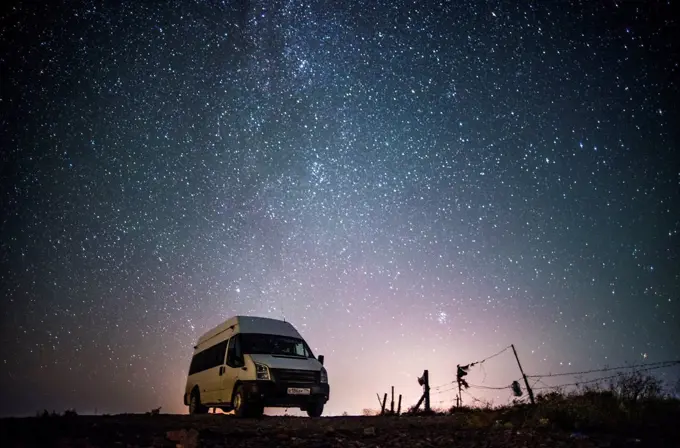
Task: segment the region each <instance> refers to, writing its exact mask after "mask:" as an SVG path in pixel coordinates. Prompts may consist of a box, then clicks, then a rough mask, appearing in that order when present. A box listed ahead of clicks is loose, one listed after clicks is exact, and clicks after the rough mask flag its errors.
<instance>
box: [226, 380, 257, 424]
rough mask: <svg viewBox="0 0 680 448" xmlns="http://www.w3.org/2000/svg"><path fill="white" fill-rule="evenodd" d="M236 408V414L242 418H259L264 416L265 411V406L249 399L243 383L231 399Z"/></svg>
mask: <svg viewBox="0 0 680 448" xmlns="http://www.w3.org/2000/svg"><path fill="white" fill-rule="evenodd" d="M231 404H232V407H233V409H234V415H236V416H237V417H241V418H258V417H262V414H263V413H264V406H262V405H260V404H259V403H254V402H252V401H248V399H247V396H246V393H245V390H244V388H243V386H242V385H239V386H238V387H237V388H236V391H234V397H233V399H232V400H231Z"/></svg>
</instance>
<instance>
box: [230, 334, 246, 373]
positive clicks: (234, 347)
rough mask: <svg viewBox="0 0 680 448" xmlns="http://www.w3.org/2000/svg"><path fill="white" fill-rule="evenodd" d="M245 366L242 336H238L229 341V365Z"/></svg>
mask: <svg viewBox="0 0 680 448" xmlns="http://www.w3.org/2000/svg"><path fill="white" fill-rule="evenodd" d="M244 364H245V363H244V362H243V354H242V353H241V335H240V334H237V335H236V336H234V337H232V338H231V339H230V340H229V349H228V350H227V365H228V366H230V367H242V366H243V365H244Z"/></svg>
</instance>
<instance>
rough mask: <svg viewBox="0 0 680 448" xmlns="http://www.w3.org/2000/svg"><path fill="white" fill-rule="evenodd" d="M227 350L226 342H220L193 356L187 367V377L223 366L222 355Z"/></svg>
mask: <svg viewBox="0 0 680 448" xmlns="http://www.w3.org/2000/svg"><path fill="white" fill-rule="evenodd" d="M226 350H227V341H222V342H220V343H219V344H216V345H213V346H212V347H210V348H207V349H205V350H203V351H201V352H198V353H196V354H195V355H194V358H193V359H192V360H191V366H190V367H189V375H193V374H194V373H198V372H203V371H204V370H208V369H212V368H213V367H217V366H221V365H222V364H224V353H225V352H226Z"/></svg>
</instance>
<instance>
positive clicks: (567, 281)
mask: <svg viewBox="0 0 680 448" xmlns="http://www.w3.org/2000/svg"><path fill="white" fill-rule="evenodd" d="M26 3H29V2H26ZM671 3H672V2H661V1H649V2H641V1H640V2H638V1H619V2H614V1H609V0H608V1H603V2H590V1H586V2H583V4H581V3H576V2H567V1H549V2H535V1H531V2H512V1H497V0H496V1H462V0H461V1H441V2H438V3H435V2H415V1H410V2H407V1H382V0H380V1H378V0H376V1H364V2H335V1H323V0H319V1H315V0H305V1H283V2H278V1H266V2H265V1H263V2H257V1H253V2H239V1H222V2H214V1H194V2H190V1H175V2H138V1H126V2H80V1H70V2H64V3H60V2H47V4H41V3H35V4H33V3H31V4H30V5H29V4H20V3H16V4H15V5H14V6H11V5H10V6H9V7H6V8H5V9H4V11H3V12H2V13H1V14H2V16H1V22H0V25H1V29H0V30H1V42H0V44H1V46H2V47H1V51H0V64H1V70H2V71H1V73H0V86H1V89H2V91H1V98H0V99H1V102H0V107H1V108H2V109H1V113H2V115H1V117H0V132H1V142H2V150H1V168H0V169H1V172H2V189H1V196H0V197H1V199H0V207H1V210H2V212H1V217H2V219H1V222H0V235H1V241H0V243H1V245H0V250H1V252H0V256H1V263H2V265H1V266H2V268H1V269H0V281H1V289H0V294H1V295H0V297H2V299H1V300H2V310H1V319H2V320H1V322H0V324H1V325H0V337H1V339H0V360H1V363H2V364H1V369H0V384H1V388H2V396H3V397H4V398H3V399H2V400H1V401H0V414H2V415H32V414H34V413H35V411H36V410H38V409H43V408H48V409H50V410H51V409H56V410H58V411H61V410H63V409H66V408H76V409H77V410H78V411H79V412H80V413H88V412H94V411H95V409H96V410H97V411H98V412H100V413H102V412H109V413H116V412H145V411H148V410H150V409H151V408H154V407H157V406H163V411H164V412H186V407H185V406H184V405H183V404H182V402H181V397H182V393H183V391H184V383H185V380H186V373H187V370H188V366H189V361H190V357H191V352H192V346H193V344H194V342H195V340H196V339H197V337H198V336H199V335H200V334H202V333H203V332H205V331H206V330H207V329H208V328H210V327H212V326H214V325H216V324H218V323H220V322H221V321H223V320H224V319H226V318H227V317H229V316H232V315H234V314H254V315H261V316H270V317H277V318H281V317H284V316H285V318H286V319H287V320H288V321H290V322H292V323H293V324H294V325H295V326H296V327H297V328H298V329H299V331H300V332H301V333H302V334H303V336H304V337H305V338H306V339H307V341H308V342H309V344H310V346H311V347H312V349H313V350H314V352H315V353H316V354H324V355H325V356H326V366H327V368H328V371H329V380H330V383H331V401H330V402H329V403H328V404H327V406H326V409H327V414H339V413H342V412H343V411H347V412H349V413H360V412H362V409H364V408H376V407H377V399H376V395H375V394H376V392H379V393H380V394H381V395H382V393H383V392H388V390H389V386H390V385H395V386H396V387H397V393H403V394H404V405H405V406H406V405H412V404H414V403H415V401H417V399H418V397H419V394H420V387H419V386H418V384H417V382H416V378H417V377H418V376H419V375H421V373H422V371H423V370H424V369H429V371H430V378H431V384H432V385H433V386H437V385H440V384H445V383H448V382H450V381H452V380H453V379H454V375H455V366H456V364H458V363H460V364H465V363H468V362H471V361H475V360H478V359H481V358H484V357H486V356H488V355H491V354H493V353H496V352H498V351H499V350H501V349H503V348H504V347H506V346H507V345H508V344H510V343H514V344H515V346H516V347H517V350H518V354H519V356H520V359H521V361H522V363H523V367H524V368H525V370H526V371H527V373H528V374H534V373H537V374H538V373H545V372H563V371H567V372H568V371H573V370H585V369H591V368H599V367H603V366H605V365H610V366H615V365H620V364H623V363H627V362H630V363H640V362H657V361H662V360H667V359H677V358H680V262H679V256H680V212H679V211H678V206H679V205H680V161H679V160H680V158H679V157H678V150H679V149H680V148H679V145H678V143H679V139H678V136H679V132H678V124H680V117H679V115H680V114H678V101H679V100H680V95H679V94H678V93H679V92H678V90H679V88H678V85H679V84H678V79H680V76H679V71H680V66H679V64H678V61H680V33H679V32H678V19H677V16H676V15H674V14H673V13H672V12H671V11H672V10H671ZM659 373H662V374H665V376H664V378H665V379H667V380H668V381H670V382H673V381H674V379H675V378H676V377H677V376H678V370H677V369H676V370H675V372H673V371H672V370H671V371H669V370H665V371H659ZM519 376H520V374H519V370H518V367H517V364H516V363H515V361H514V357H513V356H512V352H511V351H505V352H503V353H502V354H501V355H499V356H498V357H495V358H493V359H492V360H489V361H487V362H486V363H484V364H483V365H482V366H481V367H475V368H473V369H472V370H471V372H470V375H469V377H468V381H469V382H470V383H473V384H480V385H488V386H497V385H507V384H509V383H510V382H511V381H512V380H515V379H517V378H519ZM571 379H572V378H569V377H567V378H560V379H559V381H562V382H571V381H570V380H571ZM543 381H544V384H546V383H547V384H552V383H550V382H549V379H545V380H543ZM559 381H557V382H559ZM557 382H555V383H557ZM440 390H441V389H440ZM443 390H445V389H443ZM469 392H470V393H471V394H472V395H473V396H475V397H478V398H481V399H489V400H491V399H492V400H494V401H495V403H497V404H503V403H505V402H507V400H508V398H509V390H500V391H495V390H470V391H469ZM453 397H454V395H453V391H447V392H444V393H440V394H436V395H433V397H432V403H433V406H444V405H450V404H451V403H452V399H453ZM464 400H467V401H468V402H469V400H468V398H466V397H465V396H464Z"/></svg>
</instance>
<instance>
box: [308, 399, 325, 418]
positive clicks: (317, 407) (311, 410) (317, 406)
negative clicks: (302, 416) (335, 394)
mask: <svg viewBox="0 0 680 448" xmlns="http://www.w3.org/2000/svg"><path fill="white" fill-rule="evenodd" d="M306 411H307V415H309V416H310V417H321V414H323V401H315V402H313V403H309V404H308V405H307V406H306Z"/></svg>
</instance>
